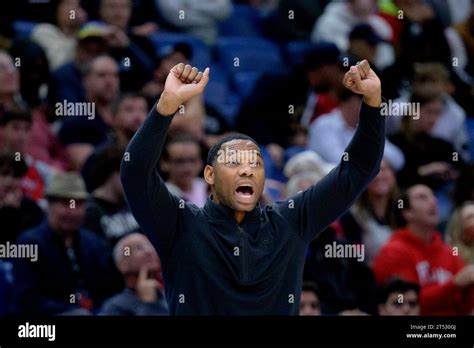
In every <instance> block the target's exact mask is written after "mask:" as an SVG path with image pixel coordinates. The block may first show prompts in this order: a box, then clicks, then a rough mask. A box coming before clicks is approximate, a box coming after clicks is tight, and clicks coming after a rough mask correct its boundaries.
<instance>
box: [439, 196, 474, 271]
mask: <svg viewBox="0 0 474 348" xmlns="http://www.w3.org/2000/svg"><path fill="white" fill-rule="evenodd" d="M468 205H474V201H466V202H464V203H463V204H462V205H461V206H460V207H458V208H457V209H456V210H455V211H454V213H453V214H452V215H451V218H450V219H449V222H448V226H447V228H446V243H448V244H450V245H452V246H453V247H457V248H458V255H459V256H460V257H461V258H462V259H463V260H464V261H466V262H467V263H474V245H469V244H466V242H465V241H464V239H463V238H462V234H463V228H462V222H461V212H462V210H463V209H464V208H465V207H467V206H468Z"/></svg>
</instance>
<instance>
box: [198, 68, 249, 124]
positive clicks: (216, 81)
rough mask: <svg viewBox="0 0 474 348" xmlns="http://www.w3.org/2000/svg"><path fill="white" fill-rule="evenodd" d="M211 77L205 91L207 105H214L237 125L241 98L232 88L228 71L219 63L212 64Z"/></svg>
mask: <svg viewBox="0 0 474 348" xmlns="http://www.w3.org/2000/svg"><path fill="white" fill-rule="evenodd" d="M210 76H211V78H210V79H209V83H208V85H207V87H206V89H205V91H204V101H205V103H206V105H210V106H212V107H213V108H214V109H215V110H216V111H217V112H219V113H220V114H221V115H222V116H223V117H224V118H225V120H226V122H227V123H228V124H229V126H235V118H236V116H237V113H238V112H239V110H240V104H241V98H240V97H239V95H237V94H236V93H235V92H233V91H232V90H231V88H230V84H231V82H230V80H229V76H228V75H227V72H226V71H225V70H223V69H222V67H220V66H219V65H218V64H216V63H213V64H211V75H210Z"/></svg>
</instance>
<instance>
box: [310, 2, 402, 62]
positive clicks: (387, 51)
mask: <svg viewBox="0 0 474 348" xmlns="http://www.w3.org/2000/svg"><path fill="white" fill-rule="evenodd" d="M376 10H377V1H376V0H347V1H332V2H331V3H329V4H328V5H327V6H326V8H325V9H324V13H323V14H322V15H321V16H320V17H319V18H318V20H317V21H316V23H315V25H314V28H313V32H312V33H311V41H314V42H317V41H329V42H334V43H335V44H336V45H337V47H338V48H339V49H340V50H341V51H343V52H345V51H347V49H348V48H349V33H350V31H351V30H352V28H354V26H355V25H357V24H361V23H367V24H369V25H370V26H371V27H372V28H373V29H374V31H375V32H376V33H377V34H378V35H379V36H380V37H381V38H382V39H384V40H386V41H388V42H390V41H391V40H392V35H393V32H392V29H391V27H390V25H389V24H388V23H387V22H386V21H385V20H384V19H383V18H382V17H379V16H377V15H376ZM394 62H395V52H394V49H393V47H392V45H390V44H388V43H383V44H381V45H379V47H377V54H376V58H375V65H376V67H377V68H378V69H383V68H386V67H388V66H390V65H392V64H393V63H394Z"/></svg>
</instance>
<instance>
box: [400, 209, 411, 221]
mask: <svg viewBox="0 0 474 348" xmlns="http://www.w3.org/2000/svg"><path fill="white" fill-rule="evenodd" d="M400 213H401V214H402V218H403V219H404V220H405V221H406V222H407V223H408V221H411V217H412V214H411V212H410V209H403V210H402V211H401V212H400Z"/></svg>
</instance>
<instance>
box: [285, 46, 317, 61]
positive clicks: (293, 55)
mask: <svg viewBox="0 0 474 348" xmlns="http://www.w3.org/2000/svg"><path fill="white" fill-rule="evenodd" d="M314 46H315V44H314V43H312V42H310V41H306V40H297V41H291V42H288V43H287V44H286V46H285V59H286V61H287V62H288V63H289V64H291V65H292V66H297V65H302V64H303V63H304V58H305V55H306V52H308V51H309V50H310V49H311V48H313V47H314Z"/></svg>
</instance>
